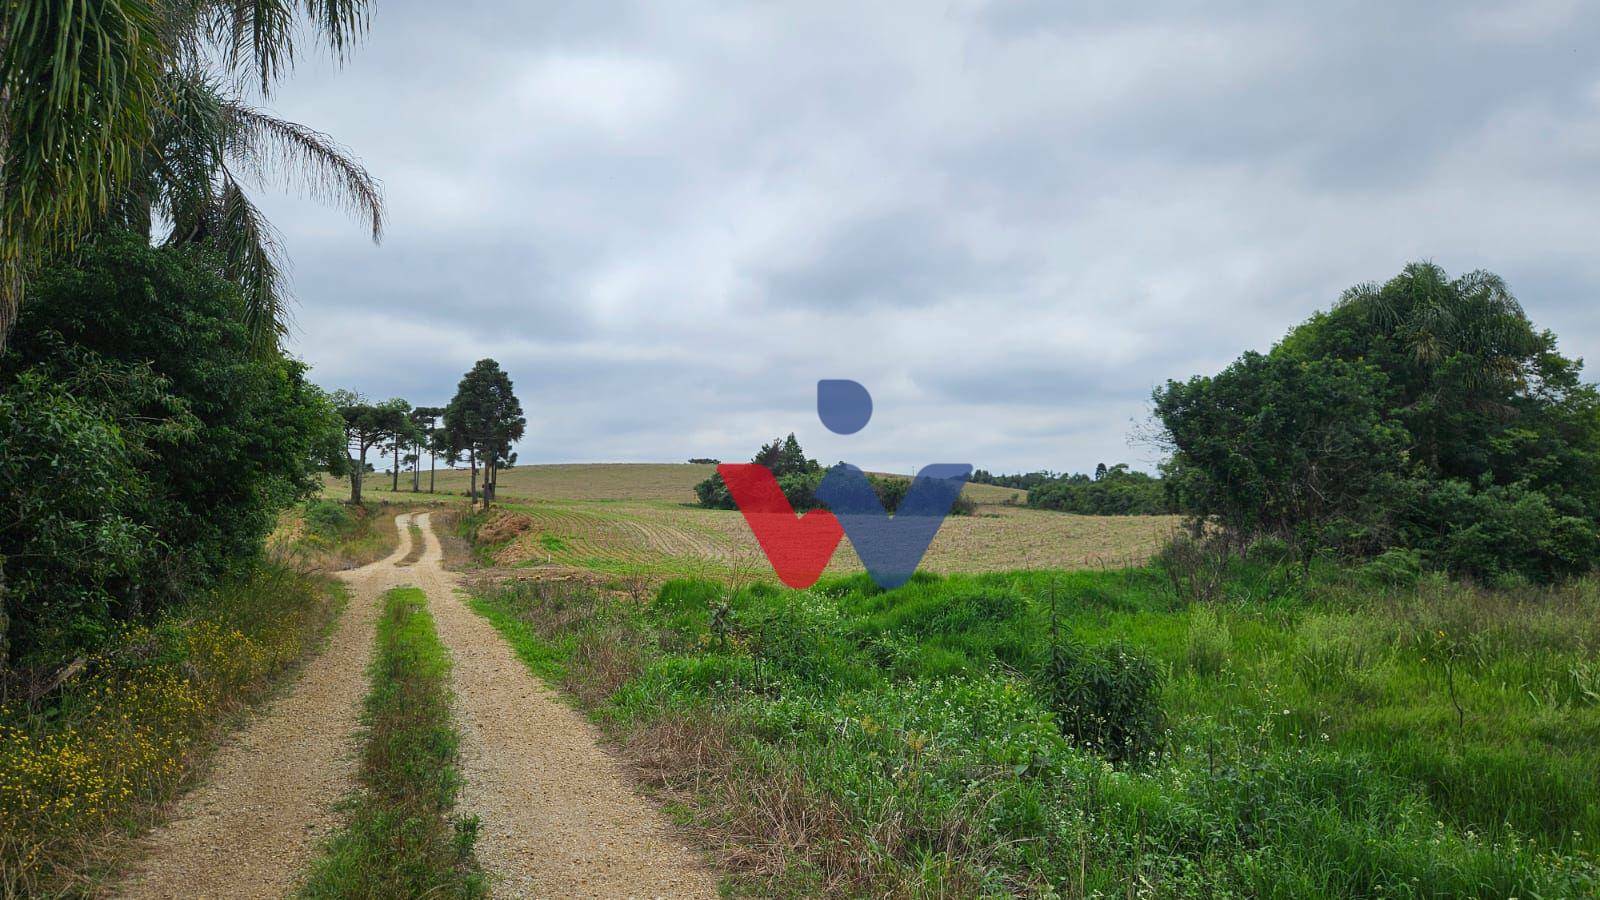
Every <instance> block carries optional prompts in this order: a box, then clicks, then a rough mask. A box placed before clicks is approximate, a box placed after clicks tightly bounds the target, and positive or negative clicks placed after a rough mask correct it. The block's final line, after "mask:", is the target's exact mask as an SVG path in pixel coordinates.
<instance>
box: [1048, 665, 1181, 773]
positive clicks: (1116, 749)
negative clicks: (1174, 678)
mask: <svg viewBox="0 0 1600 900" xmlns="http://www.w3.org/2000/svg"><path fill="white" fill-rule="evenodd" d="M1041 681H1042V683H1043V684H1042V687H1043V691H1044V694H1045V697H1046V700H1047V702H1048V703H1049V704H1050V708H1051V709H1053V710H1054V711H1055V713H1056V716H1057V718H1058V720H1059V721H1060V723H1061V732H1062V734H1064V735H1066V736H1067V737H1069V738H1071V739H1072V740H1074V741H1076V742H1078V743H1080V744H1082V745H1083V746H1085V747H1087V748H1089V749H1091V750H1094V751H1096V752H1099V753H1104V754H1105V755H1106V756H1107V757H1109V758H1111V759H1114V760H1139V759H1143V758H1145V757H1147V756H1149V755H1151V754H1153V753H1155V752H1156V751H1157V750H1158V749H1159V747H1160V743H1161V728H1162V722H1163V719H1162V715H1161V673H1160V671H1159V670H1158V669H1156V667H1155V666H1153V665H1151V663H1150V661H1149V660H1147V659H1145V658H1144V657H1143V656H1142V655H1140V654H1139V653H1138V652H1137V651H1135V650H1133V649H1132V648H1130V647H1128V646H1127V645H1125V644H1121V643H1117V644H1112V645H1110V646H1108V647H1098V648H1091V647H1085V646H1082V645H1080V644H1076V643H1072V642H1070V641H1062V642H1057V643H1056V645H1055V646H1054V647H1052V648H1051V650H1050V660H1049V662H1048V663H1047V664H1046V665H1045V668H1044V671H1043V677H1042V679H1041Z"/></svg>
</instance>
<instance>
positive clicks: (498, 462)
mask: <svg viewBox="0 0 1600 900" xmlns="http://www.w3.org/2000/svg"><path fill="white" fill-rule="evenodd" d="M444 420H445V427H446V428H447V429H448V430H449V431H450V432H451V433H453V434H455V435H457V436H458V438H459V439H460V441H461V443H462V446H464V447H465V448H466V449H467V451H468V453H469V454H470V456H471V459H472V464H473V475H472V478H473V486H474V488H473V489H474V491H476V485H477V467H478V465H479V464H480V463H481V464H482V466H483V492H482V498H483V508H484V509H488V508H489V506H490V504H492V503H493V502H494V492H495V484H496V476H497V474H498V472H499V470H500V469H501V468H502V467H504V466H507V465H511V464H514V463H515V462H516V455H515V454H514V453H512V452H511V445H512V444H513V443H514V442H516V441H518V440H520V439H521V438H522V436H523V433H524V431H525V430H526V428H527V424H528V420H527V419H526V418H525V417H524V416H523V414H522V403H521V401H519V400H518V399H517V396H516V393H515V392H514V391H513V389H512V384H511V377H510V376H509V375H507V374H506V373H505V371H504V370H502V369H501V368H500V364H499V363H497V362H495V361H494V360H492V359H480V360H478V362H477V363H475V364H474V365H473V367H472V368H471V369H470V370H469V371H468V372H467V374H466V375H464V376H462V379H461V383H460V384H459V385H458V386H457V387H456V394H455V397H454V398H452V399H451V401H450V405H449V406H446V407H445V413H444Z"/></svg>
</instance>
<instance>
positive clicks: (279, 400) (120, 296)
mask: <svg viewBox="0 0 1600 900" xmlns="http://www.w3.org/2000/svg"><path fill="white" fill-rule="evenodd" d="M242 305H243V299H242V298H241V296H240V295H239V292H238V290H237V288H236V287H235V286H234V285H232V284H230V283H229V282H227V281H226V280H225V279H223V278H221V277H220V276H219V275H218V274H217V273H216V271H215V266H214V265H213V261H212V260H210V259H209V258H207V257H206V255H205V254H203V253H201V252H199V251H197V250H193V249H185V250H180V249H175V248H153V247H151V246H149V244H148V243H147V242H145V241H144V240H143V239H142V238H141V237H139V236H136V235H105V236H100V237H98V238H96V239H94V240H92V241H89V242H86V243H85V244H84V245H83V246H82V247H80V251H79V254H78V259H77V261H76V263H75V264H74V265H73V266H70V267H69V266H61V267H55V268H50V269H46V270H44V271H42V272H41V273H40V274H39V276H38V278H37V280H36V281H35V283H34V294H33V300H32V302H30V303H29V304H28V306H27V307H26V308H25V309H24V310H23V313H22V316H21V317H20V319H19V321H18V324H17V333H18V334H19V335H22V336H24V337H25V338H26V340H23V341H18V342H15V343H14V344H13V345H12V346H11V347H10V348H9V349H8V350H7V351H6V352H5V353H4V354H3V355H0V396H3V397H4V398H5V401H4V403H5V405H6V407H7V409H8V410H9V411H8V412H7V413H6V414H5V416H4V417H5V418H6V419H7V423H6V424H3V425H0V429H3V432H4V433H0V453H3V455H4V458H5V459H6V462H7V464H6V465H5V466H0V469H4V470H5V477H6V478H7V479H11V480H10V482H9V483H8V484H7V485H6V486H5V489H4V490H3V491H0V504H4V505H5V509H4V511H3V512H0V520H4V521H6V522H7V523H9V525H8V526H7V528H8V530H7V531H6V533H5V534H0V556H4V557H5V558H6V561H5V563H4V566H5V570H6V571H5V580H6V581H7V582H8V583H9V584H10V585H11V589H10V591H9V592H8V598H7V603H8V604H10V607H11V608H10V609H9V611H8V617H9V618H10V619H11V621H12V632H13V634H12V637H13V640H12V641H11V644H12V647H13V650H14V651H18V652H21V653H24V654H34V655H43V656H46V657H48V656H49V655H50V653H51V649H50V648H53V647H54V648H60V647H70V646H78V645H82V644H86V643H92V642H93V639H94V636H95V635H96V634H98V633H99V631H100V630H101V629H103V628H105V627H106V625H107V623H108V622H110V621H112V620H114V619H118V618H133V617H137V616H139V615H141V614H143V613H146V612H149V611H152V610H154V609H157V608H159V607H160V606H162V605H163V604H166V603H168V602H170V601H171V600H172V599H174V598H177V597H181V596H183V595H185V594H186V593H188V592H189V591H191V590H192V589H194V588H195V587H198V586H201V585H204V584H206V583H208V582H211V581H214V580H215V579H217V578H219V577H222V576H223V575H225V574H227V573H228V572H230V571H234V570H236V569H237V568H239V567H241V566H247V565H249V564H250V562H251V561H252V560H254V559H255V558H256V557H257V556H258V555H259V553H260V551H261V547H262V543H263V539H264V538H265V536H266V534H267V532H268V531H269V530H270V529H271V528H272V527H273V526H274V525H275V524H276V519H277V514H278V512H279V510H281V509H282V508H283V507H285V506H286V505H288V504H290V503H293V502H295V501H297V500H298V499H300V498H302V497H305V496H308V495H309V494H310V493H311V492H313V491H315V490H317V489H318V487H319V486H320V483H321V479H320V470H321V469H322V468H323V467H324V466H325V464H326V461H327V454H328V450H329V447H330V445H332V444H333V443H335V442H336V441H337V440H338V420H337V417H336V414H335V412H334V410H333V407H332V405H331V403H330V402H329V399H328V397H327V396H326V395H325V394H323V392H322V391H321V390H320V389H318V388H317V387H316V386H315V385H313V384H311V383H310V382H309V381H307V379H306V377H305V367H304V366H303V365H302V364H300V363H298V362H295V361H293V360H289V359H285V358H283V357H282V356H279V355H277V354H261V353H257V352H252V349H253V347H254V344H253V342H252V339H251V336H250V333H249V329H248V327H247V326H246V324H245V323H244V321H243V318H242V316H241V315H240V310H241V307H242ZM84 491H87V492H90V493H88V494H85V493H83V492H84ZM92 495H99V496H101V497H103V498H104V503H103V506H104V508H103V509H101V510H93V509H91V505H90V503H89V502H88V497H90V496H92Z"/></svg>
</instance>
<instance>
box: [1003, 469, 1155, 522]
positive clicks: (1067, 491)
mask: <svg viewBox="0 0 1600 900" xmlns="http://www.w3.org/2000/svg"><path fill="white" fill-rule="evenodd" d="M972 481H973V482H974V483H976V484H993V485H998V486H1000V487H1009V488H1017V489H1019V490H1024V491H1027V492H1028V505H1029V506H1031V507H1033V508H1035V509H1053V510H1057V511H1059V512H1069V513H1076V514H1078V515H1084V516H1156V515H1164V514H1168V513H1173V512H1176V511H1177V505H1176V502H1177V501H1176V498H1174V497H1173V496H1172V495H1171V493H1170V492H1169V491H1168V490H1167V486H1166V484H1165V483H1164V482H1163V481H1162V480H1161V478H1160V477H1158V476H1154V475H1149V474H1146V473H1144V472H1140V471H1137V470H1135V469H1131V468H1129V467H1128V464H1127V463H1117V464H1115V465H1112V466H1107V465H1106V464H1105V463H1100V464H1099V465H1097V466H1095V470H1094V474H1093V475H1092V476H1091V475H1086V474H1083V473H1081V472H1070V473H1069V472H1052V471H1050V470H1048V469H1041V470H1039V471H1036V472H1023V473H1019V474H1016V475H996V474H994V473H992V472H989V471H987V470H985V469H978V470H977V471H975V472H973V473H972Z"/></svg>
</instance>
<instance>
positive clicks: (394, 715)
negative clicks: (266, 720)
mask: <svg viewBox="0 0 1600 900" xmlns="http://www.w3.org/2000/svg"><path fill="white" fill-rule="evenodd" d="M377 640H378V652H377V656H376V658H375V659H374V661H373V666H372V691H371V693H370V694H368V696H367V702H366V714H365V715H366V737H365V743H364V748H363V751H362V756H361V772H360V778H361V786H360V788H359V790H358V791H357V792H356V794H355V795H354V796H353V797H352V798H351V799H350V801H349V803H348V806H347V811H346V815H347V818H348V823H347V825H346V826H345V827H344V829H343V830H341V831H340V832H339V833H338V834H336V835H334V836H333V838H332V839H330V840H329V842H328V844H327V847H326V848H325V850H324V852H323V855H322V856H321V858H320V859H319V860H318V861H317V862H316V863H315V864H314V865H313V866H312V870H311V875H310V878H309V879H308V881H307V883H306V885H305V887H304V888H303V889H302V891H301V895H302V896H304V897H480V896H483V895H484V894H486V893H487V883H486V881H485V879H484V876H483V874H482V872H481V871H480V870H479V869H478V866H477V863H476V861H475V860H474V858H473V852H472V851H473V843H474V841H475V840H476V837H477V829H478V823H477V820H476V819H461V818H454V817H452V815H451V811H452V809H453V808H454V806H455V798H456V793H457V791H458V790H459V788H460V785H461V773H460V771H459V769H458V768H457V766H456V753H457V741H458V738H457V735H456V732H455V728H454V726H453V725H452V723H451V718H450V688H449V682H450V659H449V655H448V653H447V651H446V650H445V648H444V645H442V644H441V643H439V638H438V635H437V634H436V633H435V631H434V626H433V618H432V616H430V615H429V614H428V612H427V609H426V598H425V596H424V595H423V593H422V591H420V590H418V589H417V588H410V587H406V588H396V589H394V590H392V591H390V592H389V593H388V594H386V595H385V596H384V608H383V617H382V618H381V619H379V621H378V638H377Z"/></svg>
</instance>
